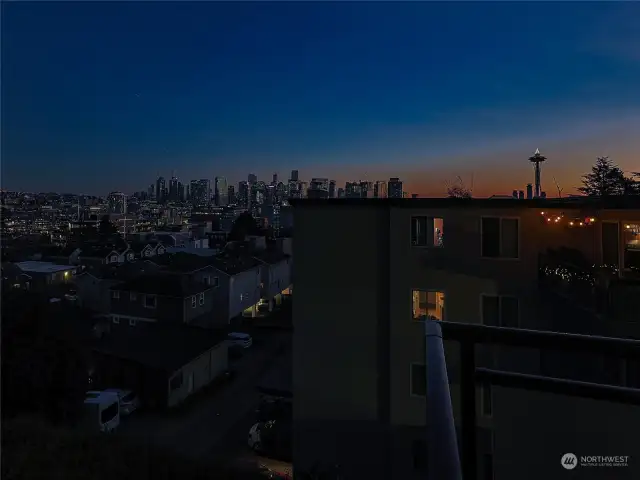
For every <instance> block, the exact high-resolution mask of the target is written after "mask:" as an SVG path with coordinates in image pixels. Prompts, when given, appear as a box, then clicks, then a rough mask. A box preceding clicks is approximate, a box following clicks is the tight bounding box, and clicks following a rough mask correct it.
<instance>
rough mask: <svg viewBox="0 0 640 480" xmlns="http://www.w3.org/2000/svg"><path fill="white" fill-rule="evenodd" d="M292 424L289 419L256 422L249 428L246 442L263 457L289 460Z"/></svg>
mask: <svg viewBox="0 0 640 480" xmlns="http://www.w3.org/2000/svg"><path fill="white" fill-rule="evenodd" d="M291 429H292V425H291V421H289V420H285V419H282V420H269V421H266V422H258V423H256V424H254V425H253V426H252V427H251V429H250V430H249V435H248V439H247V443H248V444H249V448H251V449H252V450H253V451H254V452H256V453H259V454H260V455H264V456H265V457H270V458H275V459H279V460H285V461H289V460H291V453H292V436H293V435H292V431H291Z"/></svg>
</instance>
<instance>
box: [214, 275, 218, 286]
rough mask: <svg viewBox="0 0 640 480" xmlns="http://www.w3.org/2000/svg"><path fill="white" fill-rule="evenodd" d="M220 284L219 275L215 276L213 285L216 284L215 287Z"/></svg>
mask: <svg viewBox="0 0 640 480" xmlns="http://www.w3.org/2000/svg"><path fill="white" fill-rule="evenodd" d="M218 284H219V280H218V277H213V286H214V287H217V286H218Z"/></svg>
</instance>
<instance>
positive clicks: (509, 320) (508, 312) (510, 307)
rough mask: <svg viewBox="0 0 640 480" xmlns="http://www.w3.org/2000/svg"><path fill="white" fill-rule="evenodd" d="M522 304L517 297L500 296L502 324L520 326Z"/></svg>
mask: <svg viewBox="0 0 640 480" xmlns="http://www.w3.org/2000/svg"><path fill="white" fill-rule="evenodd" d="M519 324H520V304H519V302H518V299H517V298H516V297H500V326H501V327H512V328H518V326H519Z"/></svg>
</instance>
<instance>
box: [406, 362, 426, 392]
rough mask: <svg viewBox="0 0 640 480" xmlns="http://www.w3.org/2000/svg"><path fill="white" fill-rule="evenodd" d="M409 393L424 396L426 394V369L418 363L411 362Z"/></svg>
mask: <svg viewBox="0 0 640 480" xmlns="http://www.w3.org/2000/svg"><path fill="white" fill-rule="evenodd" d="M410 383H411V395H414V396H419V397H425V396H426V395H427V369H426V366H425V365H421V364H419V363H412V364H411V378H410Z"/></svg>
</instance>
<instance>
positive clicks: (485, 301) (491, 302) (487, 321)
mask: <svg viewBox="0 0 640 480" xmlns="http://www.w3.org/2000/svg"><path fill="white" fill-rule="evenodd" d="M482 324H483V325H488V326H490V327H497V326H498V325H500V297H497V296H495V295H482Z"/></svg>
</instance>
